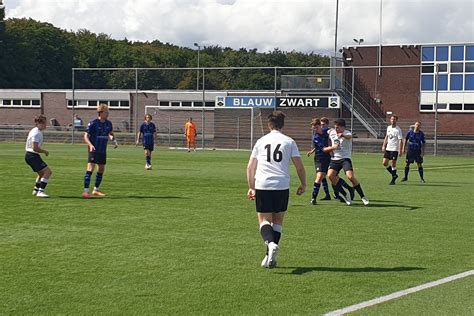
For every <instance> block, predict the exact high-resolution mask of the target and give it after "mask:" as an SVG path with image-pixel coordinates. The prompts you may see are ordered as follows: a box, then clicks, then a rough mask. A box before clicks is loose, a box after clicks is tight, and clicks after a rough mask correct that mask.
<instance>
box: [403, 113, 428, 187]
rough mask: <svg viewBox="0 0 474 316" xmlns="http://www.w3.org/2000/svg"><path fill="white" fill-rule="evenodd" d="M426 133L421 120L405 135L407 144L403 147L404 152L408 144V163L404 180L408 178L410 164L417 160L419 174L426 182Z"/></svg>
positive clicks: (422, 180)
mask: <svg viewBox="0 0 474 316" xmlns="http://www.w3.org/2000/svg"><path fill="white" fill-rule="evenodd" d="M425 144H426V141H425V134H424V133H423V132H422V131H421V122H419V121H417V122H415V125H414V127H413V129H410V130H409V131H408V133H407V136H406V137H405V145H404V146H403V149H402V154H403V153H404V152H405V149H406V147H407V145H408V150H407V156H406V165H405V177H404V178H403V179H402V182H404V181H407V180H408V173H409V172H410V164H412V163H413V162H416V164H417V165H418V174H419V175H420V180H421V182H422V183H424V182H425V178H424V176H423V156H424V155H425Z"/></svg>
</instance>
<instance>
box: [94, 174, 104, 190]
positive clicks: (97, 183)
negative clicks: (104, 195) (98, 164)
mask: <svg viewBox="0 0 474 316" xmlns="http://www.w3.org/2000/svg"><path fill="white" fill-rule="evenodd" d="M102 175H103V173H98V172H97V174H96V175H95V187H96V188H99V186H100V183H101V182H102Z"/></svg>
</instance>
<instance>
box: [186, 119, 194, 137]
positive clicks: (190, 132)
mask: <svg viewBox="0 0 474 316" xmlns="http://www.w3.org/2000/svg"><path fill="white" fill-rule="evenodd" d="M184 132H185V133H186V136H187V137H194V136H196V124H194V123H193V122H187V123H186V124H184Z"/></svg>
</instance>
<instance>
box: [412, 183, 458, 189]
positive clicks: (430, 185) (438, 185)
mask: <svg viewBox="0 0 474 316" xmlns="http://www.w3.org/2000/svg"><path fill="white" fill-rule="evenodd" d="M403 185H407V186H423V187H453V188H459V187H461V186H462V185H461V184H458V183H450V184H447V183H444V184H442V183H419V182H418V183H415V182H414V183H405V184H403Z"/></svg>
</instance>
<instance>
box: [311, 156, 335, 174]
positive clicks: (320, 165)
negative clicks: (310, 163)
mask: <svg viewBox="0 0 474 316" xmlns="http://www.w3.org/2000/svg"><path fill="white" fill-rule="evenodd" d="M330 162H331V160H330V159H325V160H318V159H315V160H314V168H315V169H316V173H318V172H324V173H328V169H329V163H330Z"/></svg>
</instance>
